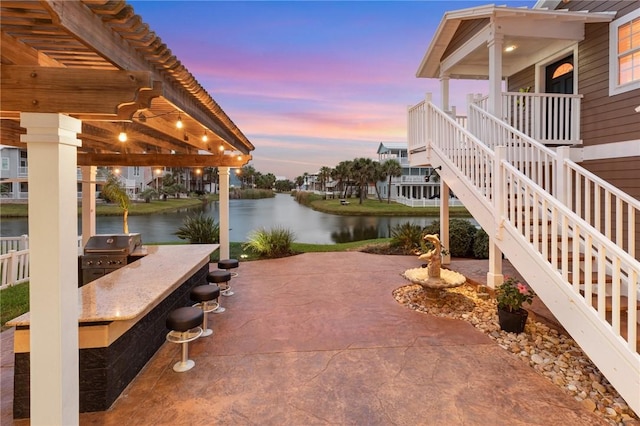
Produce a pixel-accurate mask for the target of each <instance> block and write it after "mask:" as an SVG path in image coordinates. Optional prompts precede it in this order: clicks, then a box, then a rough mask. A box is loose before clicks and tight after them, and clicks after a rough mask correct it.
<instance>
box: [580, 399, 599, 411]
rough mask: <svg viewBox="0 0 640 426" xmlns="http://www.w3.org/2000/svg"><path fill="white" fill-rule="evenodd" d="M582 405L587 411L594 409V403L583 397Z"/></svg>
mask: <svg viewBox="0 0 640 426" xmlns="http://www.w3.org/2000/svg"><path fill="white" fill-rule="evenodd" d="M582 406H583V407H584V408H586V409H587V410H588V411H595V410H596V403H595V402H593V401H592V400H590V399H585V400H584V401H582Z"/></svg>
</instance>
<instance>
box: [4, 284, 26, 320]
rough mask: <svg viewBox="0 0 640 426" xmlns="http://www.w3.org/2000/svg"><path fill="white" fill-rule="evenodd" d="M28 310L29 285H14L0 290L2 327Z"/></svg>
mask: <svg viewBox="0 0 640 426" xmlns="http://www.w3.org/2000/svg"><path fill="white" fill-rule="evenodd" d="M28 310H29V283H22V284H18V285H14V286H13V287H8V288H5V289H4V290H0V319H1V320H2V327H3V328H4V323H6V322H7V321H9V320H11V319H14V318H15V317H18V316H20V315H22V314H24V313H25V312H27V311H28Z"/></svg>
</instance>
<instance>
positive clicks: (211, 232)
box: [175, 212, 220, 244]
mask: <svg viewBox="0 0 640 426" xmlns="http://www.w3.org/2000/svg"><path fill="white" fill-rule="evenodd" d="M175 235H176V236H177V237H178V238H180V239H181V240H189V242H190V243H191V244H215V243H218V242H220V225H219V224H218V223H217V222H216V221H215V220H213V218H212V217H211V216H205V215H204V214H203V213H202V212H201V213H199V214H197V215H194V216H187V218H186V219H185V220H184V224H183V225H182V226H181V227H180V228H178V231H177V232H175Z"/></svg>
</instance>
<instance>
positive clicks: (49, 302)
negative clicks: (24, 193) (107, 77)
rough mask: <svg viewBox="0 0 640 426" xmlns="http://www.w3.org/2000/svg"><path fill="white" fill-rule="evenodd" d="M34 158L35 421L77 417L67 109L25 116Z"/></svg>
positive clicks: (71, 123) (72, 137) (72, 167)
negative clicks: (65, 113) (65, 111)
mask: <svg viewBox="0 0 640 426" xmlns="http://www.w3.org/2000/svg"><path fill="white" fill-rule="evenodd" d="M20 125H21V126H22V127H24V128H25V129H27V134H26V135H22V136H21V137H20V139H21V141H22V142H26V144H27V153H28V158H29V239H30V241H29V251H30V252H29V256H30V258H31V264H30V268H31V269H30V275H31V278H30V284H29V286H30V292H29V303H30V310H31V319H30V321H31V325H30V352H31V354H30V357H31V367H30V371H31V383H30V386H31V393H30V395H31V424H32V425H50V424H59V425H72V424H78V421H79V417H78V411H79V390H78V386H79V377H78V376H79V373H78V273H77V270H78V264H77V262H78V250H77V246H78V244H77V238H78V235H77V234H78V200H77V179H78V178H77V160H76V155H77V148H78V147H79V146H81V142H80V141H79V140H78V139H77V134H78V133H80V132H81V131H82V122H81V121H80V120H77V119H75V118H71V117H69V116H66V115H63V114H43V113H21V115H20Z"/></svg>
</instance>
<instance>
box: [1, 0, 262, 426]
mask: <svg viewBox="0 0 640 426" xmlns="http://www.w3.org/2000/svg"><path fill="white" fill-rule="evenodd" d="M0 31H1V34H0V37H1V38H0V53H1V80H0V84H1V85H0V108H1V116H0V118H1V122H0V144H2V145H8V146H16V147H25V145H26V147H27V154H28V158H29V177H28V182H29V211H30V215H29V233H30V239H31V247H30V251H31V284H30V286H31V336H32V337H31V407H32V409H31V413H32V419H31V422H32V424H44V423H56V424H74V423H77V421H78V417H77V416H78V406H77V395H78V386H77V383H78V382H77V381H78V377H77V358H78V354H77V353H78V346H77V315H76V312H77V305H76V304H77V274H76V272H75V271H76V268H77V265H76V262H77V248H76V238H77V236H76V233H77V215H76V214H75V209H76V206H77V199H76V173H77V172H76V170H77V167H78V166H80V167H82V172H83V216H82V218H83V237H84V238H85V240H86V238H88V237H89V236H90V235H92V234H94V233H95V210H94V204H95V183H93V182H95V172H96V166H151V167H153V166H160V167H218V168H219V175H220V212H221V213H220V229H221V236H220V238H221V241H220V242H221V245H220V256H222V257H228V243H229V241H228V229H229V226H228V220H229V219H228V191H229V168H231V167H241V166H242V165H244V164H246V163H247V162H248V161H250V160H251V155H250V153H251V151H252V150H253V149H254V146H253V145H252V144H251V142H249V140H248V139H247V138H246V137H245V135H244V134H243V133H242V132H241V131H240V129H239V128H238V127H237V126H236V125H235V123H234V122H233V121H232V120H231V119H230V118H229V117H228V116H227V115H226V114H225V112H224V111H223V110H222V108H221V107H220V106H219V105H218V104H217V103H216V101H215V100H214V99H213V98H212V97H211V96H210V95H209V94H208V93H207V91H206V90H205V89H204V88H203V87H202V86H201V85H200V84H199V83H198V81H196V79H195V78H194V76H193V75H192V74H191V73H190V72H189V71H188V70H187V69H186V68H185V66H184V65H183V64H182V63H181V62H180V61H179V60H178V58H176V57H175V55H173V54H172V52H171V50H170V49H169V48H168V47H167V46H166V45H165V44H164V43H163V42H162V40H161V39H160V38H159V37H158V36H157V35H156V34H155V33H154V32H153V31H152V30H151V29H150V28H149V26H148V25H146V24H145V23H144V22H143V21H142V18H141V17H140V16H138V15H136V14H135V13H134V11H133V8H132V7H131V6H130V5H127V4H126V2H124V1H122V0H78V1H65V0H39V1H8V0H3V1H2V3H0ZM178 119H180V121H182V123H183V127H182V128H177V127H176V123H177V121H178ZM121 132H125V133H126V134H127V140H126V142H121V141H120V140H119V139H118V135H119V134H120V133H121ZM205 135H206V138H204V136H205ZM92 226H93V227H92ZM85 234H86V235H85ZM74 333H75V334H74ZM74 341H75V346H74ZM74 371H75V373H74Z"/></svg>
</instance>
